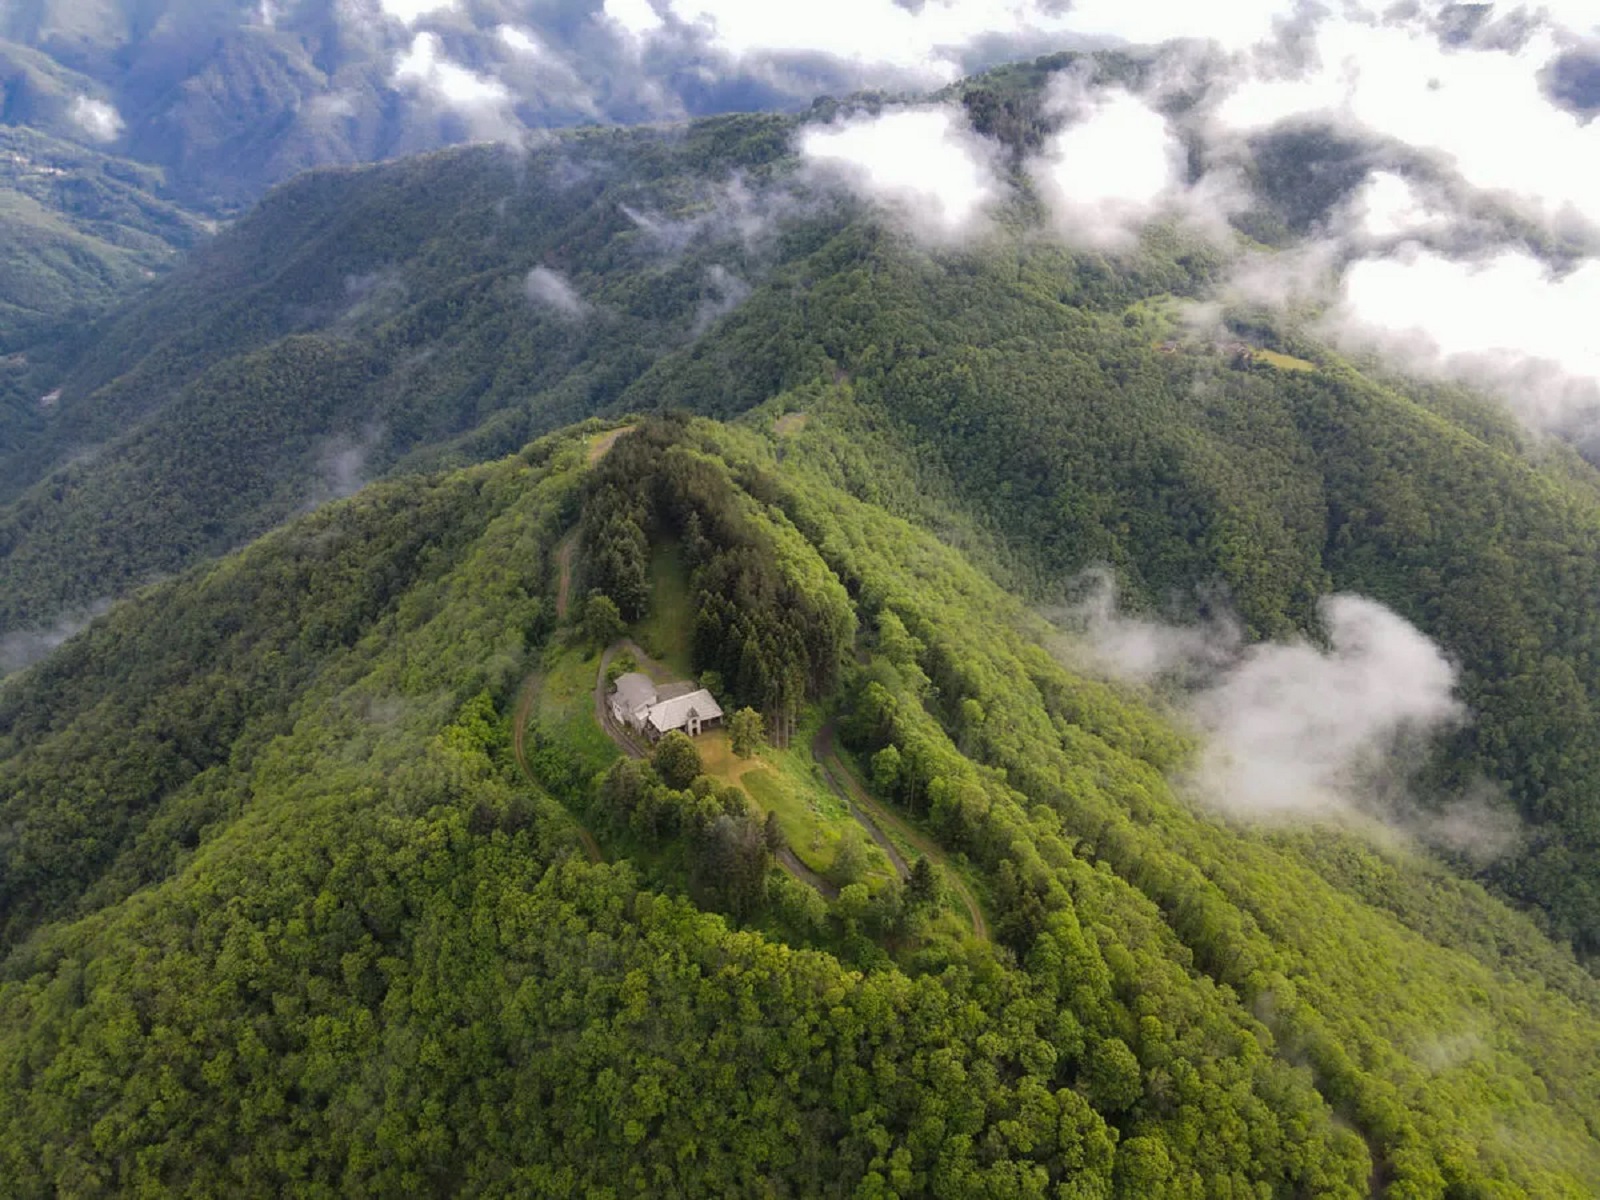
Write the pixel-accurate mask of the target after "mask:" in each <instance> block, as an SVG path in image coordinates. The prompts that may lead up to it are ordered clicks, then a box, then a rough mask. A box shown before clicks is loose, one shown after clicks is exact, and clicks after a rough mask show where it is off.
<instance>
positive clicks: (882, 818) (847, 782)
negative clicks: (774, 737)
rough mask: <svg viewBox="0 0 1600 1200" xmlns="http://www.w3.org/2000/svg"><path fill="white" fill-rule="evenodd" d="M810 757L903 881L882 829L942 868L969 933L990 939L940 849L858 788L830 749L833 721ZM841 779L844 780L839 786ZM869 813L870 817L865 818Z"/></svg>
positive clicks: (968, 890)
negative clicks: (963, 910)
mask: <svg viewBox="0 0 1600 1200" xmlns="http://www.w3.org/2000/svg"><path fill="white" fill-rule="evenodd" d="M811 754H812V756H813V757H814V758H815V759H816V760H817V762H819V763H820V764H821V765H822V774H823V776H824V777H825V778H826V779H827V781H828V784H829V786H830V787H832V788H833V790H834V791H835V792H836V793H837V794H838V795H839V797H840V798H841V799H842V800H844V802H845V803H846V804H847V805H849V806H850V812H851V813H852V814H853V815H854V816H855V818H856V819H857V820H858V821H860V822H861V823H862V824H863V825H865V826H866V828H867V832H868V833H870V834H872V838H873V840H874V841H876V842H877V843H878V845H880V846H882V847H883V848H884V850H885V851H887V852H888V855H889V859H890V861H891V862H893V863H894V865H895V870H897V871H899V872H900V876H901V878H902V879H903V878H905V877H906V875H908V874H909V871H908V870H907V868H906V865H905V859H904V858H903V857H902V856H901V854H900V852H899V851H898V850H897V849H894V848H893V847H892V846H891V845H890V843H889V841H888V839H887V838H886V837H885V836H884V833H883V830H882V829H881V828H880V825H881V826H887V827H888V828H890V829H892V830H894V832H895V833H897V834H898V835H899V836H900V837H901V838H903V839H904V840H905V841H906V842H908V843H910V844H911V845H912V846H915V847H916V849H917V851H918V853H920V854H922V855H925V856H926V857H927V858H929V859H931V860H932V861H934V862H935V863H938V864H939V865H940V866H941V867H943V868H944V870H943V872H941V874H942V875H943V876H944V879H945V881H946V882H947V883H948V884H949V885H950V889H951V891H953V892H955V894H956V896H957V897H959V898H960V900H961V903H962V905H963V906H964V907H965V908H966V910H967V916H968V917H970V918H971V920H972V932H973V935H974V936H975V937H977V938H978V939H979V940H980V941H985V942H986V941H988V940H989V924H988V922H987V921H985V920H984V919H983V910H982V909H980V908H979V907H978V900H977V897H975V896H974V895H973V894H972V889H971V888H969V887H968V886H967V883H966V880H964V879H962V878H961V876H959V875H957V874H956V872H955V871H954V870H952V869H951V867H950V864H949V862H948V861H947V860H946V859H945V856H944V852H943V851H942V850H940V849H939V847H938V846H936V845H935V844H934V843H933V842H932V841H931V840H929V839H928V838H927V837H926V836H925V835H924V834H922V833H921V832H920V831H919V830H917V829H915V828H913V827H912V826H910V825H908V824H907V823H906V822H905V821H903V820H901V819H900V818H899V817H898V816H896V815H895V814H894V813H892V812H890V811H889V810H888V809H886V808H884V807H883V805H881V804H879V803H878V802H877V801H876V800H874V799H873V798H872V796H871V795H869V794H868V792H867V789H866V788H864V787H862V786H861V781H860V780H858V779H857V778H856V777H855V773H854V772H852V771H851V770H850V768H849V767H847V766H846V765H845V764H844V760H842V759H841V758H840V757H839V755H838V754H837V753H836V752H835V750H834V748H833V722H832V721H827V722H825V723H824V724H823V726H822V728H821V729H819V730H817V736H816V737H814V738H812V739H811ZM840 780H843V781H844V782H843V785H842V786H841V784H840ZM867 814H870V817H869V816H868V815H867Z"/></svg>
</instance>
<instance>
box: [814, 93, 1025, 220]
mask: <svg viewBox="0 0 1600 1200" xmlns="http://www.w3.org/2000/svg"><path fill="white" fill-rule="evenodd" d="M994 154H995V147H994V146H993V144H992V143H989V142H988V141H987V140H986V139H984V138H980V137H978V136H977V135H976V134H974V133H973V132H972V130H971V128H970V127H969V126H968V125H967V123H966V120H965V118H964V117H963V116H962V115H961V114H960V113H958V112H957V111H955V110H953V109H951V108H947V107H935V108H903V109H894V110H891V111H888V112H884V113H882V114H880V115H878V116H875V117H873V116H859V117H853V118H847V119H845V120H843V121H840V122H836V123H834V124H832V125H821V126H812V127H810V128H808V129H806V130H805V131H804V132H803V133H802V134H801V136H800V155H801V157H802V158H803V159H804V160H805V161H806V162H807V163H809V164H810V165H811V166H812V167H813V168H814V169H815V170H816V171H818V172H820V173H822V174H824V175H828V176H831V177H833V178H835V179H838V180H841V181H843V182H844V183H845V184H847V185H848V186H849V187H850V188H851V189H852V190H854V191H856V192H857V193H858V194H860V195H863V196H865V197H867V198H868V199H870V200H872V201H874V202H875V203H877V204H880V205H882V206H883V207H885V208H887V209H889V210H890V211H892V212H894V213H895V214H897V215H898V216H900V217H901V218H903V219H904V220H905V221H906V222H907V223H908V224H909V225H910V227H911V228H912V230H913V231H914V232H915V233H916V234H917V235H918V236H920V237H923V238H927V239H929V240H934V241H952V240H955V239H959V238H961V237H965V236H967V235H968V234H971V233H974V232H976V231H978V230H979V229H981V228H982V227H983V226H984V225H985V224H986V223H987V216H988V212H989V210H990V209H991V208H992V207H993V205H994V204H995V203H996V202H997V201H998V200H999V199H1000V197H1001V195H1002V189H1001V186H1000V183H999V180H998V178H997V176H996V174H995V170H994Z"/></svg>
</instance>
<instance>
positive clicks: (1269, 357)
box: [1255, 350, 1317, 371]
mask: <svg viewBox="0 0 1600 1200" xmlns="http://www.w3.org/2000/svg"><path fill="white" fill-rule="evenodd" d="M1255 357H1256V358H1258V359H1260V360H1261V361H1262V362H1264V363H1266V364H1268V365H1269V366H1273V367H1277V368H1278V370H1280V371H1315V370H1316V369H1317V364H1316V363H1314V362H1309V361H1307V360H1306V359H1303V358H1296V357H1295V356H1294V355H1292V354H1280V353H1279V352H1278V351H1276V350H1257V351H1256V353H1255Z"/></svg>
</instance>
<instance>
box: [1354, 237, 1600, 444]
mask: <svg viewBox="0 0 1600 1200" xmlns="http://www.w3.org/2000/svg"><path fill="white" fill-rule="evenodd" d="M1596 313H1600V261H1596V260H1593V259H1591V260H1588V261H1587V262H1585V263H1583V264H1582V265H1581V266H1579V267H1578V268H1576V269H1575V270H1573V271H1571V272H1569V273H1567V274H1565V275H1556V274H1553V273H1552V272H1551V270H1550V268H1549V267H1547V266H1545V264H1543V263H1541V262H1540V261H1538V260H1537V259H1535V258H1532V257H1531V256H1529V255H1528V254H1526V253H1524V252H1522V251H1518V250H1503V251H1501V252H1500V253H1498V254H1496V255H1495V256H1493V257H1492V258H1488V259H1485V260H1483V261H1481V262H1459V261H1455V260H1452V259H1449V258H1445V257H1443V256H1441V255H1439V254H1435V253H1433V252H1431V251H1426V250H1422V249H1420V248H1416V247H1412V248H1410V249H1409V250H1408V251H1407V252H1405V253H1402V254H1400V255H1397V256H1395V257H1391V258H1367V259H1361V260H1359V261H1357V262H1355V263H1353V264H1352V265H1351V266H1350V267H1349V268H1348V270H1347V271H1346V273H1345V277H1344V282H1343V287H1342V290H1341V297H1340V302H1339V305H1338V306H1337V308H1336V309H1335V311H1334V313H1333V314H1332V316H1331V318H1330V323H1331V325H1332V327H1333V328H1334V330H1335V331H1336V332H1337V333H1338V334H1339V335H1340V336H1341V337H1343V338H1344V339H1345V340H1347V341H1355V342H1359V343H1362V344H1366V345H1370V346H1374V347H1376V348H1378V349H1381V350H1385V351H1387V352H1389V353H1390V354H1391V355H1393V356H1395V357H1396V358H1398V359H1399V360H1400V361H1402V362H1404V363H1406V364H1407V365H1409V366H1411V367H1413V368H1422V369H1433V370H1440V371H1444V372H1447V373H1449V374H1453V375H1456V376H1459V377H1462V378H1466V379H1469V380H1475V381H1481V382H1485V383H1488V384H1489V385H1490V386H1495V387H1497V389H1498V390H1499V391H1501V392H1502V394H1504V395H1505V396H1506V398H1507V399H1508V401H1509V402H1510V403H1511V404H1512V406H1513V407H1514V408H1516V409H1517V410H1518V411H1519V412H1520V413H1521V414H1522V415H1523V416H1524V417H1525V418H1526V419H1528V420H1529V421H1530V422H1532V423H1533V424H1534V425H1536V426H1545V427H1548V426H1551V425H1555V424H1558V423H1560V421H1561V420H1562V418H1563V417H1564V416H1565V415H1566V414H1567V413H1568V411H1569V410H1570V409H1571V408H1572V407H1573V406H1574V405H1575V404H1579V403H1583V402H1585V401H1589V400H1593V399H1594V398H1595V394H1594V390H1593V389H1594V388H1595V387H1596V385H1597V384H1600V326H1597V325H1596V323H1595V317H1594V314H1596Z"/></svg>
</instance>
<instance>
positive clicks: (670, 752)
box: [650, 729, 701, 789]
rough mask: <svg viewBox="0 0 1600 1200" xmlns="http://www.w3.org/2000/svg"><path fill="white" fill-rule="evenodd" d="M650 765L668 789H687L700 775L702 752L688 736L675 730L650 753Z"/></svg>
mask: <svg viewBox="0 0 1600 1200" xmlns="http://www.w3.org/2000/svg"><path fill="white" fill-rule="evenodd" d="M650 765H651V766H653V767H654V768H655V769H656V774H658V775H660V776H661V779H662V782H664V783H665V784H666V785H667V786H668V787H670V788H679V789H682V788H686V787H688V786H689V785H690V784H691V783H693V782H694V781H695V779H696V778H697V777H698V776H699V774H700V771H701V766H700V751H698V750H696V749H695V748H694V740H693V739H692V738H690V737H689V735H688V734H686V733H684V732H683V731H682V730H680V729H674V730H673V731H672V732H671V733H668V734H666V735H665V736H664V737H662V739H661V740H660V741H659V742H657V743H656V747H655V749H654V750H652V751H651V752H650Z"/></svg>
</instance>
